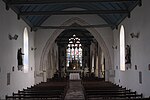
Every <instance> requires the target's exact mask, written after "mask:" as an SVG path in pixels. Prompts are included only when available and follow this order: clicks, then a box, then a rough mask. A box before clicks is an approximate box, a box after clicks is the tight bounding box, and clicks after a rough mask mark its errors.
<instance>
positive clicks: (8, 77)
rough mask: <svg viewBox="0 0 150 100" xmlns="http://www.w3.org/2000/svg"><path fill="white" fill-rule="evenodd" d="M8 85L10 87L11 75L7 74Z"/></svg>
mask: <svg viewBox="0 0 150 100" xmlns="http://www.w3.org/2000/svg"><path fill="white" fill-rule="evenodd" d="M7 85H10V73H7Z"/></svg>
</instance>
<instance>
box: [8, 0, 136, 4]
mask: <svg viewBox="0 0 150 100" xmlns="http://www.w3.org/2000/svg"><path fill="white" fill-rule="evenodd" d="M6 1H7V2H8V3H9V5H20V4H51V3H94V2H95V3H97V2H99V3H100V2H130V1H131V2H132V1H138V0H6Z"/></svg>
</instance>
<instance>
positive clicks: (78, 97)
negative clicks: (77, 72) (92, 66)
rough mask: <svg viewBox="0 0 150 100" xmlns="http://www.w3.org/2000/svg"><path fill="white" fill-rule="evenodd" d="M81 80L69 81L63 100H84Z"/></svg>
mask: <svg viewBox="0 0 150 100" xmlns="http://www.w3.org/2000/svg"><path fill="white" fill-rule="evenodd" d="M82 88H83V87H82V84H81V80H77V81H70V82H69V89H68V91H67V94H66V96H65V100H85V98H84V93H83V90H82Z"/></svg>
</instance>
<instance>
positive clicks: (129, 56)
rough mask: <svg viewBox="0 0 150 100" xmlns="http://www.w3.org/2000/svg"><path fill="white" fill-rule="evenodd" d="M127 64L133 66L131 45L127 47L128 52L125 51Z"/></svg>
mask: <svg viewBox="0 0 150 100" xmlns="http://www.w3.org/2000/svg"><path fill="white" fill-rule="evenodd" d="M125 53H126V54H125V55H126V56H125V60H126V61H125V63H126V64H131V47H130V46H129V45H126V51H125Z"/></svg>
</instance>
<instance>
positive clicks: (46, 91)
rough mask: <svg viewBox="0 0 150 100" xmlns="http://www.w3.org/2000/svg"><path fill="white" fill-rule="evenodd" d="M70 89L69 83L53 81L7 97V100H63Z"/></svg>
mask: <svg viewBox="0 0 150 100" xmlns="http://www.w3.org/2000/svg"><path fill="white" fill-rule="evenodd" d="M67 88H68V82H67V81H66V80H65V81H62V82H61V81H60V80H59V81H56V80H52V81H51V82H42V83H40V84H36V85H35V86H31V87H30V88H29V87H28V88H27V89H23V90H22V91H18V93H13V94H12V96H7V95H6V100H33V99H34V100H41V99H44V100H63V99H64V97H65V94H66V91H67Z"/></svg>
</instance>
